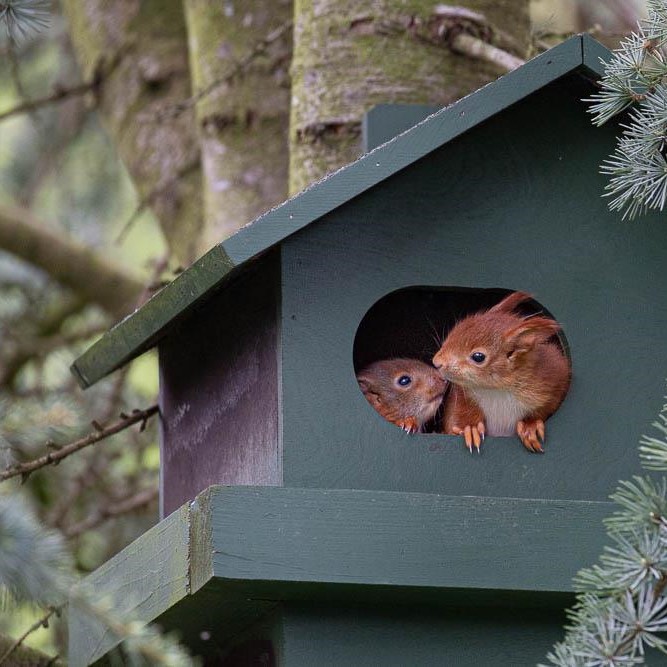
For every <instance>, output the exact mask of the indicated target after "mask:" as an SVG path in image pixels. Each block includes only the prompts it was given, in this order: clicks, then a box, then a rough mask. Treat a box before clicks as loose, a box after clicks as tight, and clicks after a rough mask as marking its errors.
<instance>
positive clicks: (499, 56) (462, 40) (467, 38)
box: [450, 33, 526, 72]
mask: <svg viewBox="0 0 667 667" xmlns="http://www.w3.org/2000/svg"><path fill="white" fill-rule="evenodd" d="M450 47H451V49H452V51H454V53H458V54H460V55H462V56H468V57H469V58H474V59H475V60H483V61H485V62H487V63H491V64H492V65H495V66H496V67H499V68H501V69H504V70H506V71H507V72H511V71H512V70H513V69H516V68H517V67H521V65H523V64H524V63H525V62H526V61H525V60H522V59H521V58H517V57H516V56H513V55H512V54H511V53H508V52H507V51H503V50H502V49H499V48H496V47H495V46H492V45H491V44H488V43H487V42H485V41H483V40H481V39H479V38H477V37H473V36H472V35H466V34H465V33H460V34H459V35H456V37H454V38H453V39H452V40H451V42H450Z"/></svg>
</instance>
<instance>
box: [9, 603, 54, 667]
mask: <svg viewBox="0 0 667 667" xmlns="http://www.w3.org/2000/svg"><path fill="white" fill-rule="evenodd" d="M62 608H63V605H59V606H58V607H50V608H49V611H48V612H47V613H46V614H44V616H42V617H41V618H40V619H39V620H37V621H35V622H34V623H33V624H32V625H31V626H30V627H29V628H28V629H27V630H26V631H25V632H24V633H23V634H22V635H21V636H20V637H19V638H18V639H17V640H16V641H15V642H14V643H13V644H12V645H11V646H10V647H9V648H8V649H7V650H6V651H5V652H4V654H3V655H2V656H0V665H2V664H3V663H4V662H5V661H6V660H7V658H9V656H10V655H11V654H12V653H14V651H16V649H18V648H19V646H21V644H23V642H24V641H25V640H26V639H27V638H28V637H29V636H30V635H31V634H32V633H33V632H36V631H37V630H39V629H40V628H48V627H49V619H50V618H51V616H53V615H54V614H59V613H60V611H61V609H62Z"/></svg>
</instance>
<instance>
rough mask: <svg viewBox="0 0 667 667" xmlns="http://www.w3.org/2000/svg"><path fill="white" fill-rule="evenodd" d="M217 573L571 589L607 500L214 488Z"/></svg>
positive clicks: (598, 535) (593, 547) (594, 551)
mask: <svg viewBox="0 0 667 667" xmlns="http://www.w3.org/2000/svg"><path fill="white" fill-rule="evenodd" d="M210 493H211V496H210V512H211V529H212V537H211V539H212V544H213V549H214V554H213V572H214V576H215V577H217V578H220V579H223V580H237V581H248V582H271V581H273V582H283V583H285V584H287V583H289V582H296V583H304V582H312V583H322V584H330V585H336V584H355V585H358V586H371V587H373V586H392V587H398V588H401V587H426V588H438V589H450V588H451V589H455V588H459V589H460V588H466V589H503V590H515V591H534V590H539V591H561V592H569V591H572V582H571V579H572V577H573V576H574V574H575V573H576V572H577V570H578V569H579V568H581V567H583V566H584V565H585V564H587V563H591V562H593V561H594V560H595V559H596V557H597V555H598V553H599V552H600V550H601V547H602V544H603V541H604V530H603V527H602V519H603V518H604V517H605V516H607V515H608V514H609V513H610V511H611V508H612V505H611V504H610V503H597V502H567V501H544V500H519V499H514V498H475V497H463V498H461V497H452V496H438V495H427V494H410V493H387V492H379V491H349V490H340V491H325V490H321V489H285V488H251V487H235V488H226V487H215V488H213V489H211V491H210Z"/></svg>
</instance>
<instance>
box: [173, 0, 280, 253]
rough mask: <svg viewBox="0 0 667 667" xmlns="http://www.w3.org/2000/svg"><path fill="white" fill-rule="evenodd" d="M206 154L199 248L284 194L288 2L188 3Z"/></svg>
mask: <svg viewBox="0 0 667 667" xmlns="http://www.w3.org/2000/svg"><path fill="white" fill-rule="evenodd" d="M184 4H185V11H186V21H187V27H188V44H189V48H190V63H191V69H192V77H193V84H194V85H193V89H194V91H195V97H197V96H198V94H201V93H198V92H197V91H206V90H209V89H211V92H210V93H209V94H207V95H203V96H202V97H201V99H200V101H198V103H197V105H196V120H197V129H198V132H199V141H200V146H201V151H202V166H203V185H204V215H205V220H206V224H205V228H206V233H205V235H204V238H203V239H202V240H201V248H200V249H201V250H206V249H208V247H210V246H211V245H212V244H213V243H215V242H218V241H220V240H222V239H223V238H226V237H227V236H229V235H230V234H232V233H233V232H235V231H236V230H237V229H238V228H239V227H240V226H242V225H244V224H245V223H247V222H250V221H251V220H253V219H254V218H256V217H257V216H258V215H259V214H260V213H263V212H264V211H265V210H267V209H268V208H270V207H271V206H274V205H275V204H277V203H278V202H280V201H282V200H283V199H284V198H285V196H286V194H287V165H288V158H287V155H288V153H287V150H288V147H287V126H288V119H289V82H288V77H287V75H288V68H289V62H290V59H291V37H292V34H291V30H290V29H289V25H290V22H291V17H292V16H291V15H292V3H291V0H273V2H270V3H269V2H266V1H265V0H244V1H243V2H238V1H237V2H225V3H217V2H210V0H184Z"/></svg>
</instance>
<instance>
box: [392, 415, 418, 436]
mask: <svg viewBox="0 0 667 667" xmlns="http://www.w3.org/2000/svg"><path fill="white" fill-rule="evenodd" d="M396 426H400V427H401V428H402V429H403V430H404V431H405V432H406V433H417V432H418V431H419V423H418V422H417V420H416V419H415V418H414V417H406V418H405V419H402V420H400V421H397V422H396Z"/></svg>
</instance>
